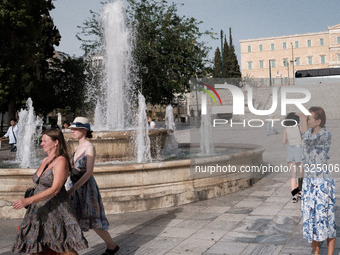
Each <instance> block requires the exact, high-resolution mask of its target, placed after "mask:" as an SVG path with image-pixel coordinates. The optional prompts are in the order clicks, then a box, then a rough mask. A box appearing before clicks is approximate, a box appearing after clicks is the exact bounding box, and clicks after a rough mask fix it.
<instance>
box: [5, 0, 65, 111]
mask: <svg viewBox="0 0 340 255" xmlns="http://www.w3.org/2000/svg"><path fill="white" fill-rule="evenodd" d="M53 8H54V6H53V4H52V0H15V1H9V0H3V1H0V101H1V104H2V105H3V104H7V105H8V106H9V107H8V112H9V116H10V117H14V115H15V111H16V108H17V107H20V106H21V105H20V104H21V103H23V102H24V100H25V99H27V97H29V96H32V99H33V102H34V107H35V108H42V107H43V104H40V102H38V101H40V100H41V101H48V102H50V101H51V100H52V98H49V96H51V95H53V93H52V91H51V86H52V84H51V83H50V82H49V80H50V78H49V77H48V76H49V74H48V72H49V69H50V67H51V64H52V63H51V62H48V61H47V60H49V59H51V58H52V56H53V50H54V48H53V46H54V45H58V44H59V40H60V35H59V31H58V30H57V29H56V27H55V26H54V24H53V20H52V18H51V16H50V14H49V11H51V10H52V9H53ZM38 91H39V93H36V92H38ZM40 92H46V94H44V93H40ZM38 97H39V98H38ZM39 104H40V105H39ZM44 105H45V106H46V105H47V106H51V107H52V105H51V104H45V103H44Z"/></svg>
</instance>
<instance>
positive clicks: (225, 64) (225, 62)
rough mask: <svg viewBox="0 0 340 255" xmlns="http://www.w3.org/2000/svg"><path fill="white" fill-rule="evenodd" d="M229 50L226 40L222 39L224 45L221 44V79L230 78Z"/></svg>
mask: <svg viewBox="0 0 340 255" xmlns="http://www.w3.org/2000/svg"><path fill="white" fill-rule="evenodd" d="M229 55H230V48H229V44H228V41H227V38H226V37H224V43H223V56H222V57H223V67H222V68H223V74H224V77H222V78H229V77H230V57H229Z"/></svg>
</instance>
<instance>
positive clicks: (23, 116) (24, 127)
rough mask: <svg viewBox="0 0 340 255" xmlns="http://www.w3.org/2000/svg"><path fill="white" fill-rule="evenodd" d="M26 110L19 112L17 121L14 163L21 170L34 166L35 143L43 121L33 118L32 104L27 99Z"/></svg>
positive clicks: (36, 117) (29, 99) (30, 100)
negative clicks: (15, 162) (17, 164)
mask: <svg viewBox="0 0 340 255" xmlns="http://www.w3.org/2000/svg"><path fill="white" fill-rule="evenodd" d="M26 107H27V110H26V109H21V110H20V112H19V121H18V142H17V153H16V161H17V162H19V163H20V167H21V168H27V167H32V166H33V165H35V163H36V162H35V161H36V160H37V159H36V150H35V142H36V141H38V138H39V137H40V135H41V130H42V124H43V121H42V119H41V118H40V117H39V116H35V114H34V108H33V102H32V99H31V98H28V99H27V102H26Z"/></svg>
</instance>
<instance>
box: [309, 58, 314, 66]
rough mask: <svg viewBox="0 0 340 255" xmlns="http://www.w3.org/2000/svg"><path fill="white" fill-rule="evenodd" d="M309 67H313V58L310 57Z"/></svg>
mask: <svg viewBox="0 0 340 255" xmlns="http://www.w3.org/2000/svg"><path fill="white" fill-rule="evenodd" d="M308 65H313V57H308Z"/></svg>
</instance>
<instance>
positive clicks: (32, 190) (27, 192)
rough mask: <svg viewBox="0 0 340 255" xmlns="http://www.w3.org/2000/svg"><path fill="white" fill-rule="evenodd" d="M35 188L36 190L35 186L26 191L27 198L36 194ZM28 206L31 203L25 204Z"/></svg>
mask: <svg viewBox="0 0 340 255" xmlns="http://www.w3.org/2000/svg"><path fill="white" fill-rule="evenodd" d="M34 190H35V188H28V189H27V190H26V191H25V198H27V197H31V196H33V195H34ZM28 207H29V205H27V206H25V208H26V209H27V208H28Z"/></svg>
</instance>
